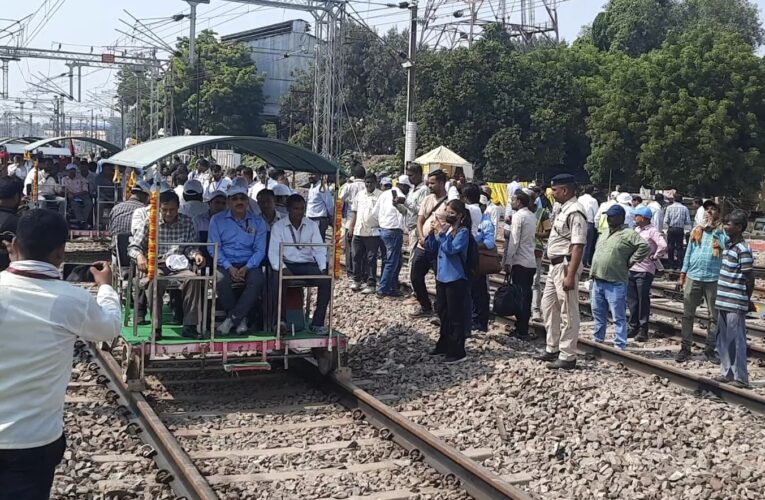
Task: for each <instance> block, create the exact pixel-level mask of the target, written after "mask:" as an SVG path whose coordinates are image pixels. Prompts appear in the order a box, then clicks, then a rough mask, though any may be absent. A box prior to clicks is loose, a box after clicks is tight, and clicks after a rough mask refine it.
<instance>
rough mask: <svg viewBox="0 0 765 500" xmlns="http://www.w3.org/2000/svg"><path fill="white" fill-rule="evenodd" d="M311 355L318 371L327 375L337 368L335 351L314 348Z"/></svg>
mask: <svg viewBox="0 0 765 500" xmlns="http://www.w3.org/2000/svg"><path fill="white" fill-rule="evenodd" d="M313 355H314V357H315V358H316V364H317V365H318V367H319V373H321V374H322V375H329V374H330V373H333V372H334V371H335V370H337V351H334V350H333V351H332V352H329V351H328V350H326V349H314V350H313Z"/></svg>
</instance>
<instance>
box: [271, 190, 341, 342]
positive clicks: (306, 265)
mask: <svg viewBox="0 0 765 500" xmlns="http://www.w3.org/2000/svg"><path fill="white" fill-rule="evenodd" d="M305 212H306V203H305V200H304V199H303V197H302V196H300V195H299V194H293V195H291V196H290V197H289V198H288V199H287V213H288V217H287V218H285V219H280V220H278V221H276V222H275V223H274V225H273V227H271V241H270V242H269V245H268V261H269V262H270V263H271V267H272V268H273V270H274V271H279V269H280V268H281V269H282V272H283V274H287V275H290V274H294V275H298V276H308V275H314V276H320V275H324V274H326V271H327V247H326V246H300V245H295V244H299V243H324V240H323V239H322V238H321V234H320V233H319V225H318V224H317V223H316V222H314V221H312V220H311V219H309V218H307V217H306V216H305ZM282 243H285V244H286V245H285V246H284V248H283V249H282V257H283V259H282V262H281V263H280V262H279V247H280V245H281V244H282ZM287 245H289V246H287ZM273 276H274V279H278V273H273ZM305 281H307V282H308V284H309V285H310V286H314V285H315V286H316V287H318V289H319V292H318V297H317V298H316V309H315V310H314V313H313V321H312V322H311V329H312V330H313V331H314V332H316V333H318V334H327V327H325V326H324V319H325V317H326V315H327V306H328V305H329V299H330V295H331V293H332V286H331V283H330V280H328V279H316V280H310V279H308V280H305ZM273 285H274V287H278V283H275V282H274V283H273ZM276 289H278V288H274V290H276ZM274 295H275V294H274Z"/></svg>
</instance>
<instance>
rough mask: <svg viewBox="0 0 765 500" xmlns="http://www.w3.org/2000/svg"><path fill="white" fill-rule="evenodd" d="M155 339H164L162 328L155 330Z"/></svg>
mask: <svg viewBox="0 0 765 500" xmlns="http://www.w3.org/2000/svg"><path fill="white" fill-rule="evenodd" d="M154 340H162V328H157V329H156V330H154Z"/></svg>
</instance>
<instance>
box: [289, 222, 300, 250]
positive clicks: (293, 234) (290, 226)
mask: <svg viewBox="0 0 765 500" xmlns="http://www.w3.org/2000/svg"><path fill="white" fill-rule="evenodd" d="M287 227H288V228H290V234H291V235H292V243H301V241H300V238H301V237H302V236H303V225H302V224H300V227H299V228H298V235H297V238H296V237H295V230H294V229H292V224H287ZM296 248H297V249H298V250H303V247H302V246H300V245H298V246H297V247H296Z"/></svg>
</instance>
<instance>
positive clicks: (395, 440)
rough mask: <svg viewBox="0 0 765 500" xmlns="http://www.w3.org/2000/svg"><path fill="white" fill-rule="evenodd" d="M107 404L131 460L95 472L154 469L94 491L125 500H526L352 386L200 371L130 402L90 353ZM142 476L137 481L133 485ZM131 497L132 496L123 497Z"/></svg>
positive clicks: (113, 369)
mask: <svg viewBox="0 0 765 500" xmlns="http://www.w3.org/2000/svg"><path fill="white" fill-rule="evenodd" d="M88 352H89V353H90V356H92V359H93V360H94V364H93V365H92V366H91V370H92V371H93V373H97V375H98V376H99V380H100V383H101V384H103V385H107V386H108V387H110V388H111V389H110V390H109V391H110V392H109V396H108V398H109V399H110V400H111V401H113V402H114V403H115V404H118V405H120V406H119V407H120V408H121V410H120V411H121V412H122V415H124V418H125V419H127V420H128V421H129V423H128V424H126V427H129V428H130V429H131V430H130V433H131V434H133V435H135V436H138V437H140V438H141V439H144V440H145V441H146V444H145V445H144V447H143V448H140V449H138V450H136V449H133V450H132V451H127V452H122V453H108V452H107V453H101V454H99V455H94V456H92V457H90V458H91V460H92V461H94V462H96V463H98V464H114V463H127V464H136V463H145V462H146V461H147V460H149V459H150V460H151V461H153V462H154V463H156V468H157V469H158V470H153V472H152V473H151V474H150V475H148V476H147V475H146V472H145V471H143V472H142V473H139V474H137V475H131V474H128V475H126V476H124V477H121V478H119V479H114V478H104V479H103V480H101V481H99V482H98V488H99V490H101V491H105V492H125V491H131V490H135V488H136V485H140V487H141V488H143V489H147V488H149V489H151V488H155V489H156V488H161V487H163V486H167V487H171V488H172V490H173V492H174V493H175V495H177V497H178V498H187V499H197V498H199V499H205V500H206V499H212V498H227V499H228V498H230V499H233V498H274V497H278V498H301V499H302V498H306V499H307V498H316V499H327V500H328V499H331V498H355V499H359V500H361V499H370V500H371V499H373V498H375V499H389V500H392V499H404V498H412V497H419V495H430V496H435V497H436V498H454V499H458V498H468V497H472V498H478V499H494V498H496V499H499V498H513V499H528V498H530V497H529V496H528V495H527V494H526V493H524V492H523V491H522V490H521V489H519V488H518V487H515V486H513V485H511V484H509V483H508V482H506V481H505V480H503V478H500V477H499V476H497V475H495V474H493V473H491V472H489V471H488V470H486V469H485V468H483V467H482V466H481V465H479V462H480V461H481V460H485V459H487V458H489V457H490V456H491V451H490V450H487V449H466V450H462V451H458V450H456V449H455V448H453V447H451V446H449V445H447V444H446V443H445V442H444V441H443V440H442V438H444V437H448V436H449V435H451V434H453V433H455V431H454V430H453V429H448V428H435V429H426V428H425V427H423V426H420V425H418V424H417V421H418V419H420V418H421V417H424V412H421V411H410V412H402V413H399V412H396V411H394V410H393V409H391V408H390V407H389V406H387V405H386V404H385V403H384V401H391V400H395V399H396V396H395V395H389V394H388V395H386V394H383V395H379V396H378V397H373V396H372V395H370V394H369V393H367V392H365V391H364V390H363V389H362V388H361V387H360V386H359V385H363V384H364V381H358V384H356V383H353V382H350V381H347V380H342V379H341V378H339V377H333V378H321V377H318V376H317V375H318V374H317V372H316V370H315V367H313V366H311V365H309V364H308V363H305V364H304V365H302V366H300V368H299V373H300V375H299V376H295V375H294V374H292V373H291V372H281V373H279V372H275V373H270V374H267V375H245V376H238V377H235V376H221V373H222V372H221V373H218V372H217V371H214V370H213V369H210V368H213V367H210V366H207V367H202V366H200V365H199V363H198V361H190V362H189V363H188V364H184V365H183V366H179V363H174V364H172V366H167V365H158V366H157V367H155V368H152V369H150V370H147V371H150V373H149V375H148V377H147V389H146V391H144V392H141V393H137V392H130V391H128V390H127V387H126V386H125V384H124V383H123V382H122V380H121V376H120V373H121V372H120V368H119V362H118V360H117V359H115V358H113V357H112V355H111V353H109V352H107V351H103V350H100V349H96V348H94V347H91V348H90V349H89V351H88ZM142 474H143V475H142ZM126 498H129V497H126Z"/></svg>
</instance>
